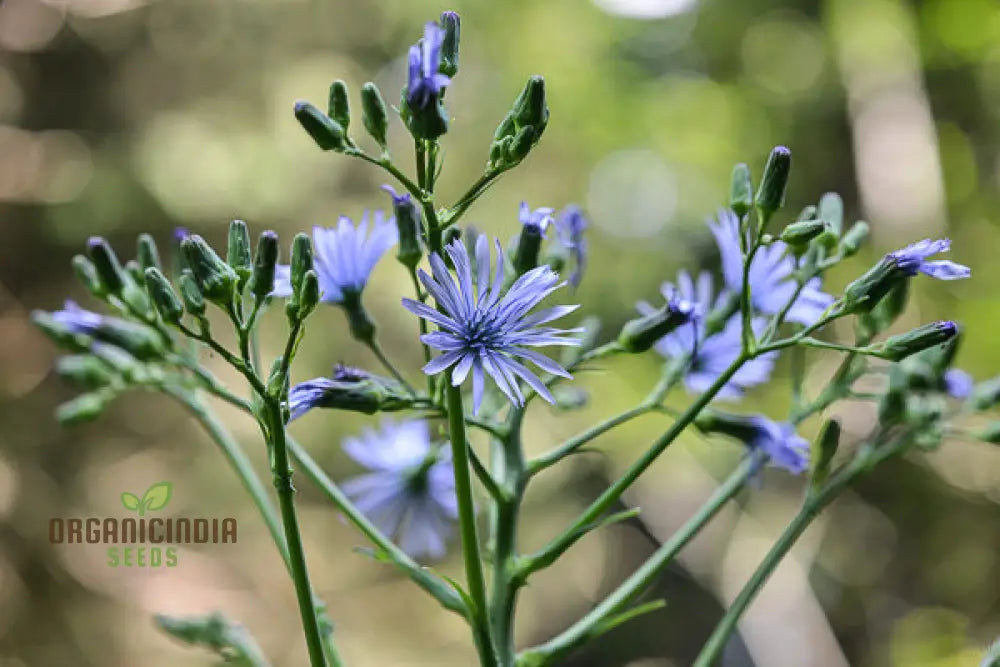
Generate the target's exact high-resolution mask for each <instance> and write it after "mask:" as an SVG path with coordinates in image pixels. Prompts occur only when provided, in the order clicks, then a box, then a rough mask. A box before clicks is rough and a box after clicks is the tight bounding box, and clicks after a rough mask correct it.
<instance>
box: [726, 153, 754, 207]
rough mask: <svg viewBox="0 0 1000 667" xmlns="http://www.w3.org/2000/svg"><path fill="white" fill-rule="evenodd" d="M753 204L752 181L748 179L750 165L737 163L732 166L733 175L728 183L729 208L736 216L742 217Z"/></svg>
mask: <svg viewBox="0 0 1000 667" xmlns="http://www.w3.org/2000/svg"><path fill="white" fill-rule="evenodd" d="M752 205H753V183H752V182H751V181H750V167H749V165H747V164H744V163H742V162H741V163H739V164H737V165H736V166H735V167H733V176H732V179H731V180H730V185H729V208H731V209H733V213H735V214H736V215H737V217H740V218H742V217H743V216H745V215H746V214H747V213H748V212H749V211H750V207H751V206H752Z"/></svg>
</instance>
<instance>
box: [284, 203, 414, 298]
mask: <svg viewBox="0 0 1000 667" xmlns="http://www.w3.org/2000/svg"><path fill="white" fill-rule="evenodd" d="M373 218H374V224H373V225H372V229H371V233H370V234H369V233H368V213H367V212H365V214H364V215H363V216H362V217H361V224H359V225H358V226H357V227H355V226H354V223H353V222H352V221H351V219H350V218H348V217H346V216H341V218H340V221H339V222H338V223H337V226H336V227H328V228H324V227H319V226H316V227H313V234H312V236H313V246H314V249H315V258H314V264H313V269H314V270H315V271H316V275H317V277H318V278H319V287H320V291H321V292H322V294H323V296H322V301H324V302H326V303H344V301H345V295H344V293H345V292H352V293H354V294H358V293H360V292H361V290H362V289H364V287H365V284H366V283H367V282H368V277H369V276H370V275H371V272H372V269H374V268H375V264H377V263H378V261H379V260H380V259H381V258H382V255H384V254H385V253H386V251H387V250H389V248H391V247H392V246H394V245H396V241H397V240H398V238H399V233H398V232H397V230H396V224H395V221H394V220H393V219H392V218H389V219H388V220H386V218H385V215H384V214H383V213H382V211H375V213H374V215H373ZM290 273H291V269H290V267H289V266H288V265H287V264H281V265H279V266H278V267H277V269H276V270H275V278H274V292H273V294H274V295H275V296H284V297H287V296H291V295H292V283H291V276H290Z"/></svg>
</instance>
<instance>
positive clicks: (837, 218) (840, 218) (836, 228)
mask: <svg viewBox="0 0 1000 667" xmlns="http://www.w3.org/2000/svg"><path fill="white" fill-rule="evenodd" d="M817 213H818V217H819V219H820V220H825V221H826V222H827V223H828V224H829V225H830V229H831V230H833V233H834V234H836V235H837V236H838V237H839V236H840V235H841V234H842V233H843V231H844V200H843V199H841V198H840V195H838V194H837V193H836V192H827V193H826V194H825V195H823V196H822V197H820V200H819V209H818V211H817Z"/></svg>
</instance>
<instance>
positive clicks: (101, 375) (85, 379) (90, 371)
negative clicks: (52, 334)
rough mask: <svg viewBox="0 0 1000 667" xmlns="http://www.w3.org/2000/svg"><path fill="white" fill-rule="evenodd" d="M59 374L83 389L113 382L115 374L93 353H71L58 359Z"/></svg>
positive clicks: (57, 368) (95, 387)
mask: <svg viewBox="0 0 1000 667" xmlns="http://www.w3.org/2000/svg"><path fill="white" fill-rule="evenodd" d="M56 372H57V373H59V376H60V377H61V378H63V379H65V380H67V381H69V382H72V383H73V384H75V385H77V386H78V387H80V388H82V389H99V388H101V387H106V386H108V385H109V384H111V383H112V382H113V381H114V379H115V376H114V374H112V373H111V371H110V370H108V367H107V366H106V365H104V364H102V363H101V362H100V361H99V360H98V359H97V357H95V356H94V355H92V354H71V355H67V356H65V357H60V358H59V359H58V360H57V361H56Z"/></svg>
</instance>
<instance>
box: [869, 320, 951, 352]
mask: <svg viewBox="0 0 1000 667" xmlns="http://www.w3.org/2000/svg"><path fill="white" fill-rule="evenodd" d="M956 335H958V325H957V324H955V323H954V322H952V321H951V320H944V321H941V322H934V323H932V324H924V325H922V326H919V327H917V328H916V329H913V330H911V331H907V332H906V333H903V334H899V335H898V336H892V337H890V338H889V339H888V340H886V341H885V342H884V343H882V345H881V347H880V349H879V350H878V352H877V356H879V357H881V358H882V359H888V360H890V361H901V360H903V359H905V358H906V357H908V356H910V355H911V354H916V353H917V352H920V351H922V350H926V349H927V348H929V347H932V346H934V345H940V344H941V343H945V342H947V341H949V340H951V339H952V338H954V337H955V336H956Z"/></svg>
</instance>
